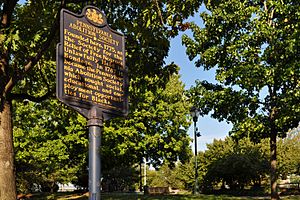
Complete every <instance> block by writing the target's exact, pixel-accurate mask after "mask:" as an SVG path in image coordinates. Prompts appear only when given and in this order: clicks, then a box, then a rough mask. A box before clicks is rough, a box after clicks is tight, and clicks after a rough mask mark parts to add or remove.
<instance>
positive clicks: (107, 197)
mask: <svg viewBox="0 0 300 200" xmlns="http://www.w3.org/2000/svg"><path fill="white" fill-rule="evenodd" d="M31 199H32V200H45V199H46V200H72V199H74V200H88V196H87V195H86V194H72V193H55V194H48V195H47V194H38V195H33V197H32V198H31ZM196 199H197V200H256V199H257V200H265V199H270V197H247V196H243V197H236V196H229V195H204V194H199V195H142V194H137V193H109V194H106V193H105V194H102V195H101V200H196ZM281 199H285V200H300V196H299V195H298V196H286V197H281Z"/></svg>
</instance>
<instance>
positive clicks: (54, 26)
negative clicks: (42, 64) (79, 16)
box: [4, 0, 65, 95]
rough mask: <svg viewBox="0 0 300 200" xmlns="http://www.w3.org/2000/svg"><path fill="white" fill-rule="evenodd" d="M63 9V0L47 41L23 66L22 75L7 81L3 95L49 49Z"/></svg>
mask: <svg viewBox="0 0 300 200" xmlns="http://www.w3.org/2000/svg"><path fill="white" fill-rule="evenodd" d="M63 7H65V1H64V0H62V1H61V5H60V7H59V10H58V12H57V14H56V19H55V21H54V23H53V25H52V27H51V30H50V34H49V36H48V37H47V40H46V41H45V42H44V44H42V45H41V48H40V50H39V51H38V52H37V53H36V55H35V56H34V57H32V58H31V59H30V60H29V62H28V63H27V64H26V65H25V67H24V71H23V73H22V74H16V75H15V76H13V77H11V78H10V80H9V81H8V83H7V84H6V86H5V89H4V95H5V94H8V93H10V92H11V90H12V89H13V87H14V86H15V85H16V84H17V82H18V81H19V80H21V79H22V78H23V77H24V76H25V75H26V73H27V72H28V71H29V70H30V69H32V68H33V66H35V65H36V64H37V62H38V61H39V60H40V59H41V57H42V55H43V53H44V52H45V51H46V50H47V49H48V48H49V46H50V44H51V43H52V41H53V39H54V37H55V34H56V32H57V29H58V27H59V13H60V10H61V9H62V8H63Z"/></svg>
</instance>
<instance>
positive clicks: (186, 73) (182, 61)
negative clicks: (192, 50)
mask: <svg viewBox="0 0 300 200" xmlns="http://www.w3.org/2000/svg"><path fill="white" fill-rule="evenodd" d="M187 21H194V22H195V23H196V24H197V25H200V26H203V22H202V20H201V19H200V16H199V14H196V15H195V16H194V17H191V18H189V19H188V20H187ZM183 34H186V35H188V36H190V37H192V32H191V31H185V32H184V33H180V34H179V35H178V36H177V37H175V38H173V39H172V40H171V48H170V52H169V56H168V57H167V58H166V59H165V62H166V64H170V63H171V62H174V63H175V64H177V65H178V66H179V67H180V71H179V73H180V75H181V81H182V82H183V83H184V84H185V89H189V88H190V87H191V86H192V85H195V81H196V80H197V79H198V80H207V81H209V82H213V81H214V80H215V79H214V72H213V71H203V69H201V68H197V67H195V64H194V62H195V61H196V60H194V61H190V60H189V58H188V56H187V55H186V52H185V51H186V48H185V46H183V45H182V42H181V38H182V35H183ZM197 127H198V130H199V131H200V132H201V136H200V137H198V139H197V149H198V151H204V150H206V144H208V143H212V142H213V140H214V139H224V138H225V137H226V136H228V132H229V131H230V130H231V128H232V125H231V124H227V123H226V122H219V121H218V120H216V119H213V118H211V117H210V116H204V117H199V118H198V122H197ZM188 134H189V135H190V137H191V138H192V139H193V141H194V125H193V124H192V125H191V126H190V128H189V130H188ZM191 147H192V150H193V152H194V150H195V148H194V142H193V143H191Z"/></svg>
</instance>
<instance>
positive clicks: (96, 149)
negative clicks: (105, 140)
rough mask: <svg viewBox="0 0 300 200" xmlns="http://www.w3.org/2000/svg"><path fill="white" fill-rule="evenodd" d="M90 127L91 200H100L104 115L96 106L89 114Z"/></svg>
mask: <svg viewBox="0 0 300 200" xmlns="http://www.w3.org/2000/svg"><path fill="white" fill-rule="evenodd" d="M87 125H88V127H89V200H100V189H101V173H100V172H101V160H100V146H101V131H102V128H103V113H102V110H101V109H100V108H98V107H96V106H94V107H92V108H91V110H90V111H89V113H88V124H87Z"/></svg>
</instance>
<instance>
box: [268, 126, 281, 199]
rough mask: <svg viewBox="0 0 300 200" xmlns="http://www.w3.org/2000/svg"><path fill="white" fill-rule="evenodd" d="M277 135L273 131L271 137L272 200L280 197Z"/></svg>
mask: <svg viewBox="0 0 300 200" xmlns="http://www.w3.org/2000/svg"><path fill="white" fill-rule="evenodd" d="M276 142H277V141H276V133H274V131H271V137H270V153H271V155H270V163H271V171H270V177H271V200H278V199H279V195H278V192H277V172H276V170H277V169H276V168H277V166H276V165H277V151H276V150H277V145H276Z"/></svg>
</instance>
